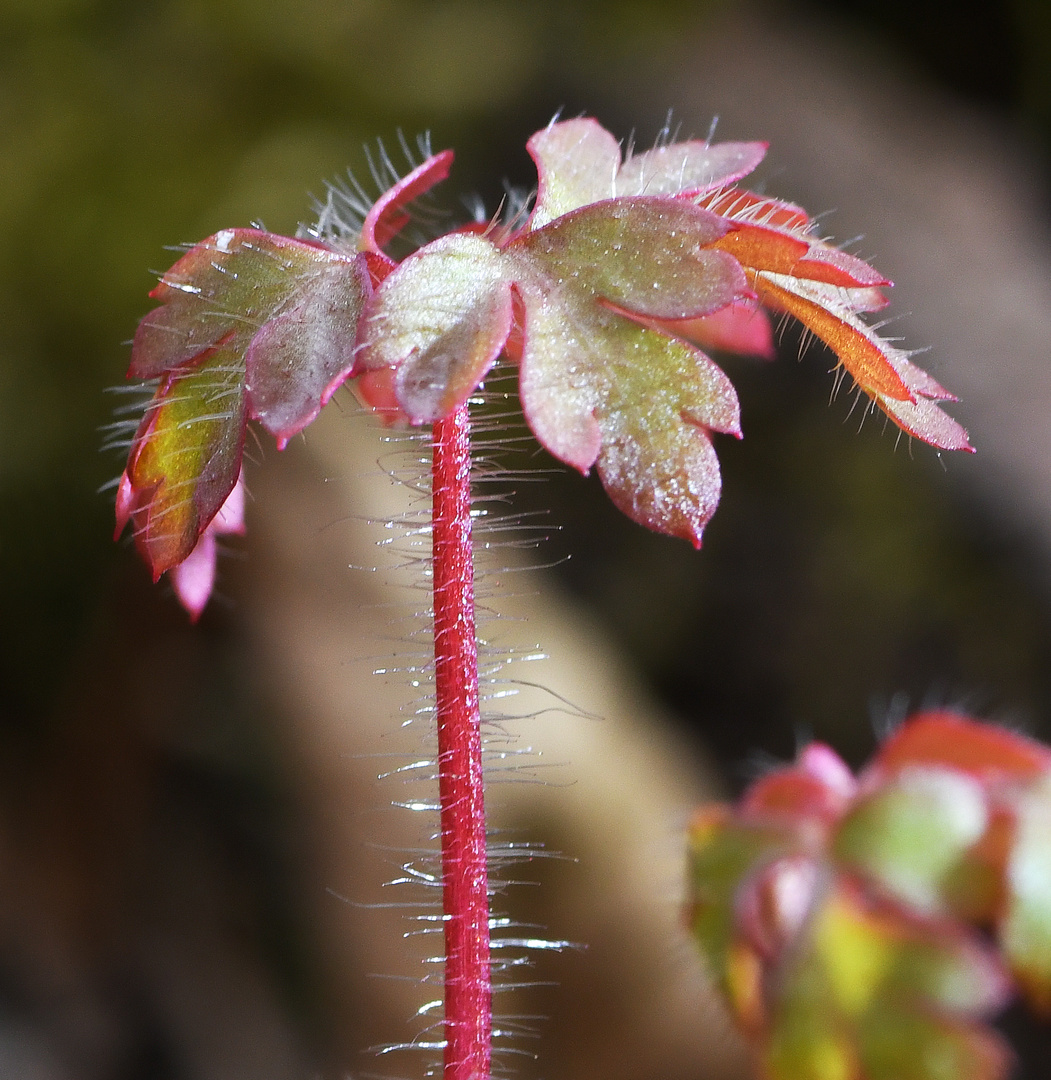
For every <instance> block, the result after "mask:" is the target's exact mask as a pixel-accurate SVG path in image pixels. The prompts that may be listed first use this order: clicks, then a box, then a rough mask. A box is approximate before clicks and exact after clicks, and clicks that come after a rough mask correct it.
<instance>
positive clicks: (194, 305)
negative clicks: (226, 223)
mask: <svg viewBox="0 0 1051 1080" xmlns="http://www.w3.org/2000/svg"><path fill="white" fill-rule="evenodd" d="M369 289H370V284H369V278H368V273H367V270H366V267H365V257H364V256H363V255H348V254H346V253H344V252H340V251H335V250H332V249H330V248H327V247H325V246H324V245H322V244H319V243H316V242H313V241H303V240H293V239H291V238H289V237H284V236H275V235H273V234H271V233H265V232H262V231H261V230H259V229H226V230H223V231H222V232H219V233H216V234H215V235H214V236H211V237H209V238H208V239H207V240H204V241H202V242H201V243H200V244H197V245H195V246H194V247H193V248H191V250H190V251H188V252H187V253H186V254H185V255H184V256H183V257H182V258H181V259H179V260H178V262H176V263H175V265H174V266H173V267H172V268H171V269H170V270H169V271H168V272H167V273H166V274H165V275H164V277H163V278H162V279H161V282H160V284H159V285H158V286H157V288H155V289H154V290H153V292H152V293H151V294H150V295H151V297H153V298H154V299H156V300H160V301H162V306H161V307H159V308H157V309H155V310H154V311H152V312H150V314H149V315H147V316H146V317H145V318H144V319H143V320H142V322H141V323H140V324H139V328H138V330H137V332H136V334H135V341H134V345H133V348H132V359H131V365H130V368H129V371H128V375H129V377H130V378H137V379H153V378H157V379H159V380H160V381H159V385H158V388H157V391H156V393H155V395H154V399H153V401H152V402H151V403H150V404H149V405H148V406H147V408H146V413H145V416H144V417H143V420H142V423H141V424H140V426H139V430H138V432H137V433H136V436H135V440H134V442H133V445H132V449H131V454H130V456H129V460H128V467H127V470H126V474H125V476H126V478H125V481H124V482H123V484H122V491H123V497H122V500H121V504H120V506H119V507H118V517H119V519H120V518H123V519H124V520H125V521H126V520H127V518H128V517H130V518H131V519H132V521H133V523H134V529H135V539H136V543H137V544H138V546H139V548H140V550H141V551H142V552H143V554H144V556H145V557H146V560H147V562H149V564H150V566H151V568H152V570H153V573H154V576H159V575H160V574H162V573H163V572H164V571H165V570H169V569H171V568H172V567H174V566H177V565H178V564H179V563H181V562H182V561H183V560H184V559H186V558H187V557H188V556H189V555H190V553H191V552H192V551H193V550H194V548H195V546H196V545H197V543H198V541H199V540H200V538H201V536H202V534H203V533H204V531H205V529H206V528H207V527H208V524H209V522H211V521H212V519H213V518H214V517H215V515H216V514H217V513H218V512H219V509H220V507H222V505H223V503H224V502H225V501H226V499H227V497H228V496H229V495H230V493H231V491H232V490H233V488H234V484H235V483H236V481H237V477H238V475H239V473H240V470H241V453H242V448H243V445H244V433H245V423H246V421H247V420H248V419H249V418H252V419H256V420H258V421H259V422H260V423H261V424H262V425H263V427H265V428H266V429H267V430H268V431H270V432H271V434H273V435H274V436H275V438H276V439H277V442H278V445H279V446H284V445H285V444H286V443H287V442H288V440H289V439H290V438H291V437H292V436H293V435H294V434H296V433H297V432H299V431H301V430H302V429H303V428H304V427H305V426H306V425H307V424H309V423H310V421H311V420H313V419H314V417H315V416H316V415H317V413H318V411H319V410H320V408H321V406H322V405H323V404H324V402H325V401H326V400H327V399H328V397H329V396H330V395H331V394H332V393H333V391H334V390H335V388H336V387H337V386H338V385H339V384H340V382H342V380H343V379H344V378H345V377H346V375H347V374H348V372H349V371H350V369H351V367H352V365H353V357H354V351H353V349H354V338H355V334H356V331H357V322H358V317H359V315H360V312H361V309H362V306H363V303H364V300H365V298H366V296H367V295H368V292H369Z"/></svg>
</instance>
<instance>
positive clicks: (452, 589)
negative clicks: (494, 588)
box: [431, 405, 492, 1080]
mask: <svg viewBox="0 0 1051 1080" xmlns="http://www.w3.org/2000/svg"><path fill="white" fill-rule="evenodd" d="M433 440H434V458H433V464H432V468H431V485H432V487H431V491H432V495H431V497H432V500H433V516H432V526H431V527H432V530H433V531H432V538H431V543H432V557H433V574H434V578H433V590H434V662H435V688H436V697H437V707H438V791H439V798H440V806H441V833H442V888H443V896H442V899H443V910H444V913H445V1077H444V1080H488V1078H489V1059H490V1042H491V1036H492V987H491V985H490V973H489V882H488V870H487V864H486V843H485V839H486V838H485V804H484V795H483V785H482V740H481V732H480V730H479V709H478V642H477V638H476V636H475V625H474V558H473V550H472V546H471V434H470V419H469V415H468V407H467V405H462V406H460V408H458V409H457V410H456V411H455V412H454V413H453V414H452V415H451V416H449V417H447V418H446V419H445V420H441V421H439V422H438V423H437V424H435V425H434V434H433Z"/></svg>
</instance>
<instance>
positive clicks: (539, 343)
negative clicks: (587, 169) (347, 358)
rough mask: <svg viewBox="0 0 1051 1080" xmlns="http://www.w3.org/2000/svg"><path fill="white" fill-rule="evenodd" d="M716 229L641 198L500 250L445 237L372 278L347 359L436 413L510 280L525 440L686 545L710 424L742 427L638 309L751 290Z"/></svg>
mask: <svg viewBox="0 0 1051 1080" xmlns="http://www.w3.org/2000/svg"><path fill="white" fill-rule="evenodd" d="M727 228H728V226H727V225H726V224H725V223H724V222H723V221H722V220H721V219H719V218H718V217H717V216H716V215H714V214H711V213H710V212H709V211H706V210H703V209H701V208H699V207H696V206H694V205H692V204H690V203H687V202H679V201H676V200H672V199H666V198H653V197H638V198H625V199H616V200H608V201H605V202H600V203H596V204H594V205H590V206H585V207H583V208H581V209H578V210H575V211H573V212H571V213H568V214H565V215H562V216H561V217H559V218H557V219H556V220H554V221H552V222H551V223H550V224H549V225H547V226H546V227H544V228H541V229H536V230H532V231H529V232H525V233H520V234H518V235H517V236H516V237H514V238H512V239H511V240H510V241H509V242H507V243H506V245H505V246H504V247H499V246H497V244H495V243H493V242H492V241H490V240H489V239H487V238H485V237H483V236H476V235H467V234H464V235H459V236H450V237H444V238H442V239H440V240H438V241H435V242H434V243H432V244H429V245H427V246H426V247H424V248H422V249H420V251H418V252H417V253H416V254H414V255H411V256H410V257H409V258H408V259H406V260H405V261H404V262H403V263H402V264H401V265H400V266H399V267H398V268H397V269H396V270H395V271H394V272H393V273H392V274H391V275H390V276H389V277H388V278H386V279H385V280H384V281H383V282H382V284H381V285H380V287H379V288H378V289H377V291H376V293H375V294H374V296H373V299H372V301H371V302H370V303H369V305H368V307H367V309H366V313H365V318H364V319H363V324H362V342H361V351H360V353H359V358H358V359H359V364H360V366H361V368H363V369H365V370H377V369H379V368H383V367H394V368H395V369H396V372H397V374H396V376H395V386H396V388H397V391H398V395H399V400H400V402H401V404H402V407H403V408H404V409H405V411H406V413H408V415H409V416H410V417H412V418H413V419H415V420H417V421H421V422H425V421H433V420H436V419H439V418H440V417H441V416H443V415H446V413H447V411H448V410H449V408H451V407H454V406H455V405H457V404H459V403H460V402H461V401H463V400H465V399H466V397H467V396H468V395H469V394H470V393H471V392H472V390H473V389H474V387H475V386H476V385H477V383H478V381H479V379H480V378H482V377H483V376H484V373H485V371H486V370H487V369H488V367H489V366H490V365H491V364H492V362H493V361H494V360H495V358H496V356H497V355H498V354H499V352H500V350H501V349H502V348H503V347H504V345H505V343H506V340H507V337H508V333H509V330H510V325H511V320H510V316H511V289H512V288H513V289H514V291H515V293H516V294H517V296H518V297H519V299H520V303H521V307H522V311H523V315H522V327H521V329H522V337H523V342H522V349H521V380H520V394H521V400H522V405H523V409H524V411H525V414H526V418H527V419H528V421H529V423H530V425H531V426H532V428H533V431H534V432H535V433H536V435H537V437H538V438H539V439H540V441H541V442H542V443H543V444H544V445H545V446H546V447H547V448H548V449H549V450H550V451H551V452H552V453H553V454H554V455H555V456H556V457H558V458H560V459H561V460H563V461H565V462H567V463H568V464H570V465H573V466H574V467H575V468H578V469H580V470H581V471H583V472H586V471H587V470H589V469H590V468H591V467H592V466H593V465H597V467H598V470H599V474H600V476H601V477H602V480H603V483H604V484H605V485H606V488H607V490H608V491H609V492H610V494H611V496H612V497H613V499H614V501H615V502H616V503H617V504H618V506H620V507H621V508H622V509H623V510H625V512H627V513H628V514H629V515H630V516H632V517H633V518H635V519H636V520H638V521H641V522H643V523H644V524H646V525H649V526H650V527H651V528H655V529H658V530H660V531H662V532H668V533H671V534H673V535H677V536H683V537H686V538H687V539H689V540H691V541H692V542H694V543H699V541H700V536H701V531H702V530H703V527H704V525H705V523H706V522H707V521H708V519H709V518H710V516H711V514H712V512H713V511H714V509H715V506H716V503H717V502H718V496H719V484H720V481H719V467H718V462H717V460H716V457H715V453H714V450H713V449H712V447H711V442H710V439H709V437H708V434H707V432H708V431H709V430H715V431H721V432H728V433H731V434H739V416H738V406H737V399H736V395H735V394H734V392H733V388H732V387H731V385H730V383H729V381H728V380H727V378H726V376H725V375H724V374H723V373H722V371H720V370H719V368H718V367H716V365H715V364H713V363H712V361H711V360H709V359H708V357H706V356H705V355H704V354H703V353H702V352H701V351H700V350H699V349H697V348H695V347H694V346H692V345H688V344H686V343H685V342H683V341H680V340H678V339H676V338H672V337H670V336H668V335H667V334H665V333H662V332H660V331H658V330H655V329H653V328H651V327H650V326H645V325H642V321H640V320H658V319H659V320H667V319H671V320H675V319H690V318H697V317H700V316H704V315H709V314H712V313H713V312H716V311H718V310H720V309H721V308H723V307H725V306H726V305H727V304H729V303H730V302H732V301H733V300H734V299H735V298H737V297H740V296H745V295H747V294H748V292H749V290H748V286H747V283H746V281H745V278H744V274H743V272H742V271H741V269H740V267H739V265H738V264H737V263H736V261H735V260H734V259H733V258H732V257H731V256H728V255H727V254H726V253H725V252H719V251H713V250H710V247H709V245H710V244H711V243H712V241H714V240H716V239H718V238H719V237H720V236H722V235H723V234H724V232H725V231H726V229H727ZM403 371H404V375H403V374H402V372H403Z"/></svg>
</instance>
